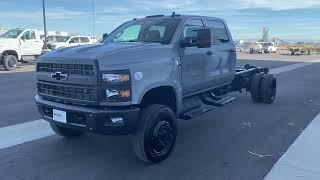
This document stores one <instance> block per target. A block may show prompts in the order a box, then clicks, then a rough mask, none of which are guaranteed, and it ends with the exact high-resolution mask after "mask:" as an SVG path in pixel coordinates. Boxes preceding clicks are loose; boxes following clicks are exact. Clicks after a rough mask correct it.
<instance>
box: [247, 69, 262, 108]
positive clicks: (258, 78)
mask: <svg viewBox="0 0 320 180" xmlns="http://www.w3.org/2000/svg"><path fill="white" fill-rule="evenodd" d="M262 78H263V74H261V73H259V74H255V75H254V76H253V78H252V80H251V88H250V93H251V99H252V100H253V102H256V103H258V102H261V82H262Z"/></svg>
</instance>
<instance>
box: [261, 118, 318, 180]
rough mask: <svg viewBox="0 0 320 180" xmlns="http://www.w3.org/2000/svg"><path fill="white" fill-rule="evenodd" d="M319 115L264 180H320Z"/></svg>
mask: <svg viewBox="0 0 320 180" xmlns="http://www.w3.org/2000/svg"><path fill="white" fill-rule="evenodd" d="M319 128H320V114H318V115H317V116H316V117H315V118H314V119H313V120H312V121H311V123H310V124H309V125H308V127H307V128H306V129H305V130H304V131H303V132H302V134H301V135H300V136H299V137H298V138H297V139H296V141H295V142H294V143H293V144H292V145H291V146H290V147H289V149H288V150H287V152H286V153H285V154H284V155H282V157H281V158H280V159H279V160H278V162H277V163H276V164H275V165H274V166H273V168H272V169H271V171H270V172H269V174H268V175H267V176H266V177H265V180H284V179H290V180H319V179H320V156H319V152H320V144H319V143H318V142H319V137H320V129H319Z"/></svg>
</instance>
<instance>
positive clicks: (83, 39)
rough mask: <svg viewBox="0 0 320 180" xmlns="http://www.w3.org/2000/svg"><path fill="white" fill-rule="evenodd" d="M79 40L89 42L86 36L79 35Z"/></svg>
mask: <svg viewBox="0 0 320 180" xmlns="http://www.w3.org/2000/svg"><path fill="white" fill-rule="evenodd" d="M80 41H81V42H82V43H88V42H89V38H87V37H80Z"/></svg>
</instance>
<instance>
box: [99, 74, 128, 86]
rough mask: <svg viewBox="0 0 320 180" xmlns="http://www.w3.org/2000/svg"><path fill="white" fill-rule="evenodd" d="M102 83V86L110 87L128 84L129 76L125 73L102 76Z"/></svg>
mask: <svg viewBox="0 0 320 180" xmlns="http://www.w3.org/2000/svg"><path fill="white" fill-rule="evenodd" d="M102 81H103V83H104V84H111V85H118V84H129V83H130V74H129V73H127V72H125V73H122V72H120V73H110V74H109V73H108V74H102Z"/></svg>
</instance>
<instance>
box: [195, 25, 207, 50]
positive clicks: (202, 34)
mask: <svg viewBox="0 0 320 180" xmlns="http://www.w3.org/2000/svg"><path fill="white" fill-rule="evenodd" d="M196 44H197V47H198V48H208V47H211V31H210V29H198V31H197V40H196Z"/></svg>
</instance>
